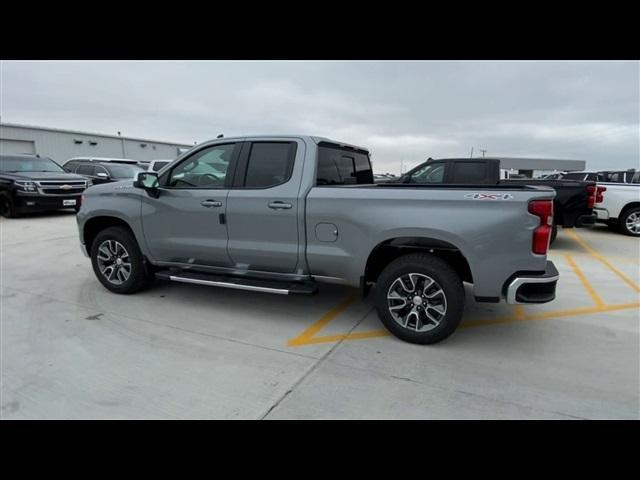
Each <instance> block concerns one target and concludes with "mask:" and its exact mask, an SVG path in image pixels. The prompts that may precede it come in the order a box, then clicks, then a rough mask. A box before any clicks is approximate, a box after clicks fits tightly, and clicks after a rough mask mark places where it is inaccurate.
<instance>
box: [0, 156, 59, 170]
mask: <svg viewBox="0 0 640 480" xmlns="http://www.w3.org/2000/svg"><path fill="white" fill-rule="evenodd" d="M0 172H12V173H17V172H60V173H62V172H64V170H63V169H62V167H61V166H60V165H58V164H57V163H56V162H54V161H53V160H51V159H50V158H37V157H26V158H19V157H0Z"/></svg>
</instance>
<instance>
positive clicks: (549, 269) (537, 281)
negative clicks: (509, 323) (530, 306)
mask: <svg viewBox="0 0 640 480" xmlns="http://www.w3.org/2000/svg"><path fill="white" fill-rule="evenodd" d="M559 277H560V274H559V273H558V269H557V268H556V266H555V265H554V264H553V262H552V261H549V260H548V261H547V266H546V269H545V271H544V272H539V273H532V272H518V273H516V274H514V275H513V276H512V277H511V278H510V279H509V280H507V282H506V284H505V299H506V301H507V303H512V304H519V303H547V302H550V301H552V300H553V299H555V298H556V284H557V283H558V278H559Z"/></svg>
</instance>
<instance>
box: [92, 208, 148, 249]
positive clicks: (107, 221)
mask: <svg viewBox="0 0 640 480" xmlns="http://www.w3.org/2000/svg"><path fill="white" fill-rule="evenodd" d="M110 227H123V228H125V229H126V230H128V231H129V232H130V233H131V235H132V236H133V238H135V239H136V241H137V242H138V246H140V241H139V239H138V238H136V235H135V232H134V231H133V228H131V225H129V223H127V222H126V221H125V220H123V219H122V218H120V217H115V216H111V215H100V216H96V217H92V218H90V219H88V220H87V221H85V222H84V224H83V226H82V240H83V241H84V244H85V246H86V249H87V251H88V252H91V247H92V245H93V241H94V240H95V238H96V236H97V235H98V234H99V233H100V232H101V231H103V230H105V229H107V228H110Z"/></svg>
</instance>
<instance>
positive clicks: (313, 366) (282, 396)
mask: <svg viewBox="0 0 640 480" xmlns="http://www.w3.org/2000/svg"><path fill="white" fill-rule="evenodd" d="M374 308H375V307H371V308H370V309H369V310H367V311H366V312H365V314H364V315H363V316H362V317H361V318H360V319H359V320H358V321H357V322H356V323H355V324H354V325H353V327H351V329H349V332H348V333H347V335H349V334H350V333H351V332H353V331H354V330H355V329H356V328H358V326H359V325H360V324H361V323H362V322H363V321H364V319H365V318H367V316H368V315H369V314H370V313H371V312H372V311H373V309H374ZM342 342H344V338H341V339H340V340H338V341H337V342H336V343H334V344H333V345H332V346H331V348H330V349H329V350H327V352H326V353H325V354H324V355H323V356H322V357H320V358H319V359H318V361H316V362H315V363H314V364H313V365H312V366H311V368H309V369H308V370H307V371H306V372H305V373H303V374H302V376H301V377H300V378H299V379H298V380H297V381H296V382H295V383H294V384H293V385H292V386H291V388H290V389H288V390H287V391H286V392H284V394H283V395H281V396H280V398H279V399H278V400H276V401H275V403H274V404H273V405H271V407H269V409H267V411H266V412H265V413H264V414H263V415H261V416H260V417H258V420H264V419H266V418H267V416H268V415H269V414H270V413H271V412H272V411H273V410H275V409H276V408H277V407H278V406H279V405H280V404H281V403H282V401H283V400H284V399H285V398H287V397H288V396H289V394H291V393H293V391H294V390H295V389H296V388H297V387H298V386H299V385H300V384H301V383H302V382H303V381H304V380H305V379H306V378H307V377H308V376H309V375H311V374H312V373H313V372H315V371H316V370H317V369H318V368H319V367H320V365H322V363H323V362H324V361H325V360H326V359H327V358H328V357H329V355H331V353H333V351H334V350H335V349H336V348H338V346H339V345H341V344H342Z"/></svg>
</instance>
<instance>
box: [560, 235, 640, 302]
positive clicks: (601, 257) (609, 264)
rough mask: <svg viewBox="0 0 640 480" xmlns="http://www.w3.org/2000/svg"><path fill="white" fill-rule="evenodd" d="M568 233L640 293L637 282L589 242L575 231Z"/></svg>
mask: <svg viewBox="0 0 640 480" xmlns="http://www.w3.org/2000/svg"><path fill="white" fill-rule="evenodd" d="M567 233H568V234H569V236H570V237H571V238H573V239H574V240H575V241H576V242H578V244H580V246H581V247H582V248H584V249H585V250H586V251H587V252H589V254H591V256H592V257H594V258H597V259H598V260H600V261H601V262H602V263H603V264H604V265H605V266H606V267H608V268H609V270H611V271H612V272H613V273H615V274H616V275H617V276H618V277H620V279H622V281H623V282H624V283H626V284H627V285H629V286H630V287H631V288H633V289H634V290H635V291H636V292H640V286H638V285H637V284H636V283H635V282H633V281H632V280H631V279H630V278H629V277H627V276H626V275H625V274H624V273H622V272H621V271H620V270H618V269H617V268H616V267H614V266H613V265H611V263H609V261H608V260H607V259H606V258H605V257H604V256H602V255H601V254H599V253H598V252H597V251H596V250H594V249H593V248H591V246H590V245H589V244H588V243H587V242H585V241H584V240H583V239H582V238H580V236H579V235H578V234H577V233H576V232H575V231H574V229H570V230H567Z"/></svg>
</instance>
